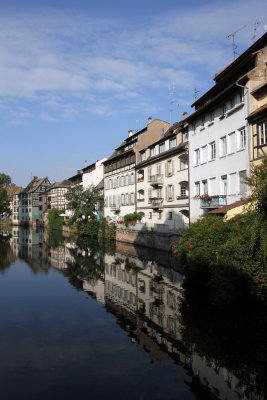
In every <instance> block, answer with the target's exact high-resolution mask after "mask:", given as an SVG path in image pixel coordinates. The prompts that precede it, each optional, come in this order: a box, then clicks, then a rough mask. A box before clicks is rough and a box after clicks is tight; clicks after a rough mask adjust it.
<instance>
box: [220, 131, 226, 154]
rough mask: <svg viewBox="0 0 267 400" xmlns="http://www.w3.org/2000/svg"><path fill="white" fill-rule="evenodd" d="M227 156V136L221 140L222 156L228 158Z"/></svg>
mask: <svg viewBox="0 0 267 400" xmlns="http://www.w3.org/2000/svg"><path fill="white" fill-rule="evenodd" d="M226 154H227V138H226V136H224V137H222V138H221V156H222V157H223V156H226Z"/></svg>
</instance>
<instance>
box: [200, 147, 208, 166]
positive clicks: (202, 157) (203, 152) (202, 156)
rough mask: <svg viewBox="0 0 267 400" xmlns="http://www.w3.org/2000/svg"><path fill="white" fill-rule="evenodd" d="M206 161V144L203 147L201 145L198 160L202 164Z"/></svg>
mask: <svg viewBox="0 0 267 400" xmlns="http://www.w3.org/2000/svg"><path fill="white" fill-rule="evenodd" d="M207 161H208V150H207V146H203V147H201V152H200V162H201V164H204V163H205V162H207Z"/></svg>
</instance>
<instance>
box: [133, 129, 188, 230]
mask: <svg viewBox="0 0 267 400" xmlns="http://www.w3.org/2000/svg"><path fill="white" fill-rule="evenodd" d="M187 136H188V132H187V124H184V123H183V121H181V122H179V123H178V122H177V123H175V124H174V125H172V126H171V127H170V128H169V129H168V130H167V132H166V133H165V134H164V135H162V137H161V138H160V139H159V140H158V141H156V142H155V143H153V144H151V145H150V146H149V147H148V148H147V149H145V150H143V151H141V152H140V153H141V154H140V159H141V161H140V162H139V163H138V164H137V165H136V172H137V184H136V188H137V191H136V192H137V199H136V202H137V207H136V211H137V212H138V213H141V214H143V219H142V222H145V223H146V225H147V226H148V227H149V226H151V227H153V228H154V229H156V230H160V229H162V231H166V230H177V229H183V228H185V227H186V226H187V225H188V223H189V187H188V147H189V146H188V139H187Z"/></svg>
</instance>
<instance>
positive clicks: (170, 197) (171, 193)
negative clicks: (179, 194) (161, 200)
mask: <svg viewBox="0 0 267 400" xmlns="http://www.w3.org/2000/svg"><path fill="white" fill-rule="evenodd" d="M167 200H168V201H172V200H174V186H173V185H168V186H167Z"/></svg>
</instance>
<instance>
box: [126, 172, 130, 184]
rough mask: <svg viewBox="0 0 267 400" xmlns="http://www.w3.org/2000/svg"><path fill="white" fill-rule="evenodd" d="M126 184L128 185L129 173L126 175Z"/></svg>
mask: <svg viewBox="0 0 267 400" xmlns="http://www.w3.org/2000/svg"><path fill="white" fill-rule="evenodd" d="M126 185H130V174H128V175H126Z"/></svg>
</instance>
